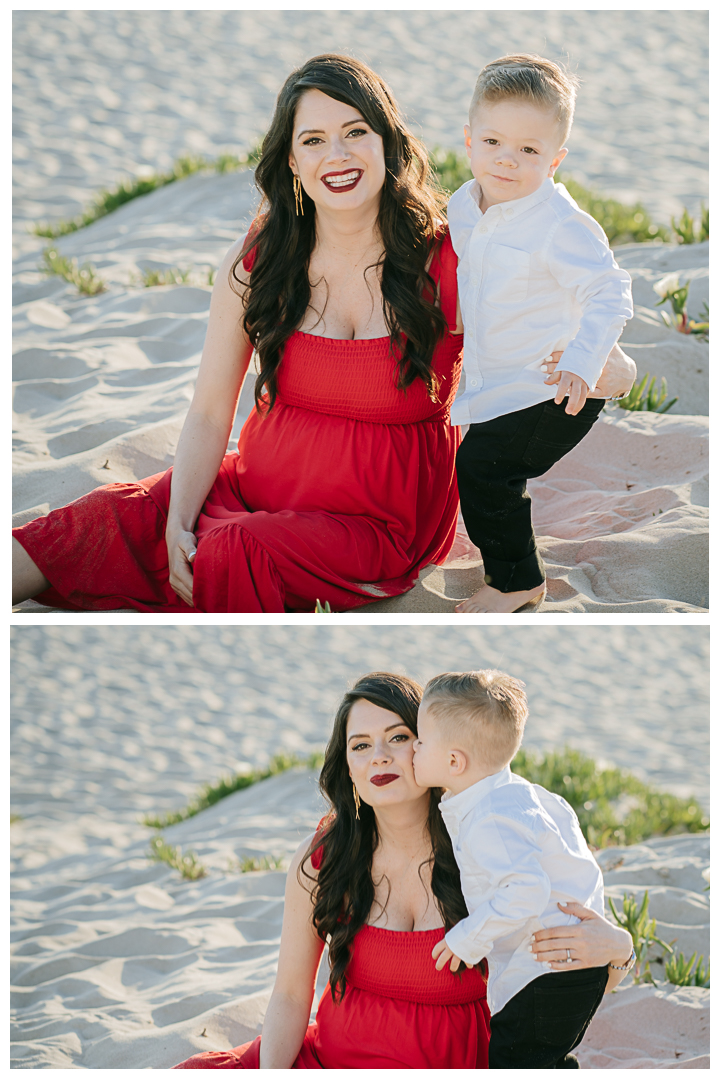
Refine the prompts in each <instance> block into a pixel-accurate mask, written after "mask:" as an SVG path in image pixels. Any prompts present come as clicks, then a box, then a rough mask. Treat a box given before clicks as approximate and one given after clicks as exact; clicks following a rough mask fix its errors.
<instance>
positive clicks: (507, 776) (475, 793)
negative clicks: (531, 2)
mask: <svg viewBox="0 0 720 1080" xmlns="http://www.w3.org/2000/svg"><path fill="white" fill-rule="evenodd" d="M529 197H530V196H528V198H529ZM511 782H512V773H511V772H510V766H509V765H506V766H505V768H504V769H501V770H500V772H496V773H493V774H492V775H491V776H486V777H485V778H484V779H483V780H478V782H477V783H476V784H472V785H471V786H470V787H469V788H465V790H464V791H461V792H459V793H458V794H457V795H450V794H448V792H447V791H446V792H445V794H444V795H443V796H442V798H441V799H440V810H441V811H442V813H443V814H445V813H447V812H448V811H449V812H451V813H452V814H454V816H455V817H457V818H458V820H461V819H462V818H464V817H466V816H467V814H469V813H470V811H471V810H473V809H474V808H475V807H476V806H477V804H478V803H479V802H482V800H483V799H484V798H485V797H486V796H487V795H489V794H490V792H491V791H494V790H495V788H499V787H503V785H504V784H509V783H511Z"/></svg>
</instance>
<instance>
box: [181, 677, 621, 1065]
mask: <svg viewBox="0 0 720 1080" xmlns="http://www.w3.org/2000/svg"><path fill="white" fill-rule="evenodd" d="M421 696H422V690H421V688H420V687H419V686H418V685H417V684H416V683H414V682H412V681H411V680H410V679H407V678H403V677H401V676H396V675H389V674H384V673H375V674H372V675H366V676H365V677H364V678H362V679H360V680H359V681H358V682H357V683H356V684H355V686H354V687H353V688H352V690H350V691H349V692H348V693H347V694H346V695H345V697H344V699H343V701H342V703H341V705H340V708H339V710H338V713H337V716H336V718H335V725H334V728H333V733H332V735H331V738H330V742H329V744H328V747H327V752H326V757H325V764H324V766H323V770H322V773H321V775H320V787H321V790H322V791H323V794H324V795H325V797H326V799H327V800H328V802H329V803H330V807H331V809H330V811H329V813H328V814H327V816H326V817H325V818H324V819H323V821H322V822H321V823H320V826H319V828H318V831H317V833H316V834H315V836H314V837H312V838H308V839H307V840H306V841H305V842H304V843H302V844H301V845H300V847H299V849H298V851H297V854H296V855H295V858H294V860H293V862H292V864H291V867H290V870H289V872H288V878H287V888H286V893H285V914H284V919H283V929H282V938H281V942H280V957H279V962H278V973H277V980H276V982H275V988H274V990H273V993H272V997H271V998H270V1002H269V1005H268V1010H267V1014H266V1017H265V1023H264V1026H263V1033H262V1036H260V1037H258V1038H257V1039H255V1041H254V1042H252V1043H248V1044H246V1045H245V1046H240V1047H238V1048H237V1049H235V1050H230V1051H210V1052H207V1053H203V1054H197V1055H195V1056H194V1057H191V1058H189V1059H188V1060H187V1061H184V1062H183V1063H182V1064H180V1065H177V1066H176V1068H178V1069H212V1068H218V1069H257V1068H262V1069H287V1068H296V1069H382V1068H387V1069H486V1068H487V1067H488V1042H489V1021H490V1016H489V1012H488V1008H487V1003H486V1000H485V979H484V971H483V970H481V969H480V968H466V969H461V970H459V971H458V972H456V973H452V972H451V971H450V969H449V967H445V968H444V969H443V970H442V971H439V972H438V971H436V970H435V961H434V960H433V959H432V950H433V948H434V946H435V945H436V944H437V943H438V942H439V941H441V940H442V938H443V937H444V935H445V932H446V931H447V930H448V929H450V927H451V926H453V925H454V924H455V923H456V922H458V921H459V920H460V919H462V918H464V917H465V916H466V915H467V908H466V907H465V901H464V900H463V896H462V892H461V889H460V873H459V870H458V868H457V865H456V863H455V860H454V858H453V853H452V846H451V843H450V838H449V836H448V834H447V832H446V830H445V826H444V824H443V821H442V817H441V815H440V811H439V809H438V802H439V799H440V795H441V792H440V791H439V790H437V789H430V790H428V789H427V788H422V787H418V785H417V784H416V783H415V777H414V773H413V765H412V760H413V741H414V739H415V737H416V735H417V711H418V706H419V704H420V698H421ZM567 910H568V911H569V913H570V914H573V915H577V916H578V917H579V918H580V920H581V921H580V922H579V923H578V924H576V925H573V926H566V927H555V928H553V929H551V930H542V931H539V933H538V935H537V940H536V944H535V946H534V949H535V952H536V953H537V955H538V957H539V958H542V959H543V960H547V961H548V962H549V963H551V964H552V967H553V968H554V969H555V970H557V971H561V970H563V968H564V966H565V963H566V957H567V955H568V952H567V950H568V949H572V952H573V956H574V957H577V960H576V961H575V962H574V964H573V966H574V967H579V968H583V967H597V966H600V965H604V964H608V963H611V962H612V963H614V964H616V965H621V964H624V963H625V961H626V960H627V958H628V956H630V953H631V949H632V942H631V939H630V935H629V934H628V933H627V931H625V930H622V929H620V928H619V927H613V926H611V925H610V924H609V923H608V922H607V921H606V920H605V919H603V918H601V917H600V916H599V915H596V914H595V913H594V912H592V911H590V910H589V909H587V908H584V907H582V906H581V905H576V904H570V905H568V906H567ZM326 940H327V941H328V942H329V963H330V980H329V983H328V986H327V987H326V989H325V991H324V993H323V995H322V998H321V1000H320V1005H319V1007H318V1011H317V1018H316V1020H315V1021H314V1022H313V1023H312V1024H310V1025H308V1020H309V1017H310V1010H311V1007H312V1001H313V994H314V989H315V980H316V976H317V971H318V966H319V963H320V957H321V955H322V951H323V947H324V944H325V941H326ZM483 968H484V964H483ZM609 973H610V974H609V980H608V986H607V990H606V992H607V991H609V990H611V989H613V988H614V987H615V986H617V984H618V982H619V981H620V980H621V979H622V977H623V974H624V972H620V971H616V970H615V969H613V968H610V969H609ZM574 1065H575V1067H577V1064H576V1063H574ZM569 1067H572V1066H569Z"/></svg>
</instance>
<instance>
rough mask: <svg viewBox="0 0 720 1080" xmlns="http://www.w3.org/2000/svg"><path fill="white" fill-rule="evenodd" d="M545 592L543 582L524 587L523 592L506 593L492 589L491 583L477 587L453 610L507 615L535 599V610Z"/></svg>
mask: <svg viewBox="0 0 720 1080" xmlns="http://www.w3.org/2000/svg"><path fill="white" fill-rule="evenodd" d="M545 592H546V588H545V584H544V583H543V584H542V585H538V586H537V587H536V588H534V589H526V590H525V591H524V592H507V593H503V592H498V590H497V589H493V587H492V585H483V587H482V588H481V589H478V591H477V592H476V593H473V594H472V596H469V597H468V599H467V600H463V602H462V603H461V604H458V605H457V607H456V608H455V610H456V611H458V612H460V613H461V614H462V613H463V612H467V611H472V612H476V611H478V612H488V613H491V614H494V615H507V614H509V613H510V612H512V611H518V610H519V609H520V608H522V607H524V605H525V604H529V603H530V602H531V601H536V602H537V607H535V610H536V611H537V609H538V608H539V607H540V604H541V603H542V599H543V598H544V596H545ZM533 606H535V605H533Z"/></svg>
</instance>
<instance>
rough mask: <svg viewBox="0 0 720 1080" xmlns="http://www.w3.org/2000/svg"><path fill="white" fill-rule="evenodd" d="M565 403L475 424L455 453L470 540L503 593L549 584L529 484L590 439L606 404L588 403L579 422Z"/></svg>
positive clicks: (542, 404) (547, 404)
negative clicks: (566, 408)
mask: <svg viewBox="0 0 720 1080" xmlns="http://www.w3.org/2000/svg"><path fill="white" fill-rule="evenodd" d="M566 404H567V402H566V401H564V402H563V403H562V404H561V405H556V404H555V402H554V401H542V402H540V404H539V405H531V406H530V408H529V409H520V410H518V412H514V413H507V414H506V415H505V416H498V417H496V418H495V419H494V420H488V421H486V422H485V423H484V424H471V425H470V430H469V431H468V433H467V435H466V436H465V438H464V439H463V441H462V442H461V443H460V448H459V450H458V452H457V459H456V465H457V478H458V488H459V490H460V506H461V507H462V515H463V520H464V522H465V528H466V529H467V531H468V536H469V537H470V539H471V540H472V542H473V544H475V546H476V547H478V548H480V552H481V554H482V557H483V564H484V567H485V581H486V582H487V584H488V585H492V586H493V588H494V589H498V590H499V591H500V592H520V591H521V590H523V589H534V588H535V586H536V585H541V584H542V583H543V581H544V580H545V567H544V566H543V561H542V559H541V558H540V555H539V553H538V550H537V548H536V546H535V535H534V533H533V527H532V520H531V517H530V496H529V495H528V493H527V481H528V480H529V479H530V477H533V476H542V474H543V473H546V472H547V471H548V469H549V468H551V466H553V465H554V464H555V462H556V461H559V460H560V458H562V457H565V455H566V454H567V453H569V452H570V450H572V448H573V447H574V446H577V444H578V443H579V442H580V440H581V439H583V438H584V437H585V435H587V433H588V432H589V430H590V428H591V427H592V426H593V424H594V423H595V421H596V420H597V418H598V416H599V415H600V413H601V412H602V408H603V406H604V404H605V401H604V399H602V398H592V399H590V400H588V401H586V402H585V405H584V406H583V407H582V409H581V410H580V412H579V413H578V414H577V416H570V415H569V414H568V413H566V412H565V405H566Z"/></svg>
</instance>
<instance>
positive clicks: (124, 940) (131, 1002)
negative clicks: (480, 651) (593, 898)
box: [13, 770, 709, 1069]
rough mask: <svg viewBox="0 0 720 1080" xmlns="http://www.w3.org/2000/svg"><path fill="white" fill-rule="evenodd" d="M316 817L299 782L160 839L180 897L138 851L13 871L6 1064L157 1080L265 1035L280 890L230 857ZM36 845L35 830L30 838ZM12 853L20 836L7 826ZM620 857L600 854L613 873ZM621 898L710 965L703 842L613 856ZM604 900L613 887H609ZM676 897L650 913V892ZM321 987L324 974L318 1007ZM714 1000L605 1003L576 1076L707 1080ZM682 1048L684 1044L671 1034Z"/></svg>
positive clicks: (627, 993) (664, 996)
mask: <svg viewBox="0 0 720 1080" xmlns="http://www.w3.org/2000/svg"><path fill="white" fill-rule="evenodd" d="M321 813H322V808H321V804H320V803H319V799H318V796H317V795H316V793H315V790H314V785H313V777H312V775H311V774H310V773H309V772H307V771H306V770H296V771H294V772H292V773H291V774H286V775H283V776H280V777H276V778H273V779H271V780H267V781H264V782H263V783H261V784H260V785H258V786H256V787H253V788H250V789H248V790H246V791H240V792H236V793H235V794H234V795H231V796H229V797H228V798H227V799H225V800H223V801H222V802H221V803H219V804H217V805H216V806H215V807H211V808H210V809H209V810H206V811H203V812H202V813H201V814H200V815H198V816H197V817H195V818H192V819H190V820H189V821H187V822H183V823H181V824H179V825H175V826H173V827H172V828H170V829H167V830H166V831H165V836H166V839H167V840H168V842H170V843H173V844H180V845H182V847H183V850H184V851H185V850H187V849H188V848H191V849H192V850H194V851H195V852H197V855H198V857H199V858H200V860H201V861H202V862H203V864H204V865H206V867H207V869H208V875H207V877H205V878H204V879H201V880H200V881H197V882H193V883H191V882H185V881H183V880H182V879H181V878H180V876H179V874H177V873H176V872H175V871H172V870H170V869H168V868H167V867H166V866H163V865H158V864H152V863H149V862H148V861H147V859H146V850H147V838H146V839H145V840H135V841H134V842H132V843H130V844H128V845H127V846H125V847H123V845H122V842H121V840H120V838H118V839H119V840H120V842H119V843H118V844H117V847H118V848H120V849H121V850H118V851H116V852H113V854H112V855H111V854H109V853H108V854H105V855H103V854H101V853H100V852H98V851H96V850H93V851H92V852H85V853H75V854H72V855H66V856H64V857H63V856H61V857H59V858H58V857H56V858H54V859H51V860H49V861H47V862H45V863H44V864H43V865H42V867H39V868H34V867H33V866H32V864H31V860H30V865H26V866H24V867H23V866H22V862H23V860H22V856H20V858H19V865H18V869H17V875H16V880H15V900H14V907H15V922H14V928H13V940H14V942H15V946H14V958H13V1002H14V1007H15V1008H16V1009H17V1014H16V1015H17V1017H18V1019H17V1021H16V1024H15V1026H14V1031H13V1038H14V1039H15V1040H17V1042H16V1044H15V1047H14V1058H13V1064H14V1065H15V1067H19V1068H72V1067H75V1068H148V1067H150V1068H156V1069H157V1068H167V1067H169V1066H171V1065H173V1064H175V1063H177V1062H178V1061H180V1060H182V1059H183V1058H185V1057H188V1056H189V1055H190V1054H192V1053H196V1052H198V1051H200V1050H210V1049H225V1048H229V1047H232V1046H237V1045H239V1044H240V1043H241V1042H245V1041H247V1040H249V1039H251V1038H254V1036H255V1035H256V1034H257V1033H258V1032H259V1031H260V1029H261V1026H262V1018H263V1015H264V1011H265V1008H266V1006H267V1001H268V997H269V992H270V990H271V988H272V984H273V978H274V971H275V965H276V962H277V953H278V940H279V933H280V926H281V922H282V907H283V903H282V897H283V889H284V879H285V875H284V873H282V872H281V871H276V872H272V871H271V872H259V873H257V872H256V873H246V874H238V873H237V870H235V871H233V870H232V869H230V868H229V867H230V866H232V865H233V864H235V863H236V861H237V859H238V858H239V857H243V856H248V855H249V856H252V855H256V856H262V855H274V856H276V857H278V856H279V857H282V856H284V857H287V856H288V855H289V854H290V853H291V852H292V851H293V850H294V848H295V847H296V846H297V844H298V842H299V841H300V839H301V838H302V837H303V836H304V835H309V834H310V833H312V831H313V829H314V826H315V824H316V822H317V821H318V819H319V817H320V816H321ZM28 829H29V830H32V825H28ZM13 831H14V834H15V836H14V840H15V842H16V845H17V849H18V850H21V849H22V847H23V844H24V840H25V836H24V832H25V825H24V823H19V824H17V825H14V826H13ZM620 850H621V849H614V850H613V851H610V852H606V853H604V855H605V856H609V858H604V859H603V860H602V861H603V862H605V863H608V862H609V863H610V865H612V860H613V859H617V852H619V851H620ZM622 854H623V857H624V859H625V863H626V865H628V868H629V871H628V876H629V880H628V883H627V889H628V891H637V890H641V889H644V888H645V887H646V886H647V885H650V886H651V894H652V902H653V910H656V909H661V912H662V915H663V916H664V917H665V919H667V918H670V917H671V918H672V925H671V926H670V925H668V924H667V923H666V922H663V923H661V929H662V930H663V931H665V930H666V929H667V930H672V932H673V937H675V938H676V939H677V943H678V947H680V948H683V949H684V950H685V953H686V955H688V951H690V952H691V951H693V949H695V948H697V947H698V946H699V947H700V948H701V950H702V951H703V952H704V953H705V956H707V955H708V952H709V925H708V918H709V909H708V901H707V894H703V893H702V892H699V891H695V890H696V889H700V888H701V887H702V886H701V885H699V884H698V882H702V878H701V877H700V873H699V871H700V870H701V869H703V868H704V867H705V866H707V864H708V861H709V838H708V837H706V836H704V837H681V838H677V839H670V840H662V841H649V842H647V843H646V844H644V845H642V846H639V847H637V848H628V849H623V851H622ZM607 877H608V878H610V879H612V880H613V882H616V881H617V884H613V888H612V892H613V894H614V895H618V894H621V893H622V891H623V885H624V884H625V882H624V881H623V874H622V872H620V871H617V870H615V871H612V872H610V873H609V874H608V875H607ZM658 877H660V878H661V879H664V878H668V879H669V880H672V881H673V882H674V883H676V884H674V885H673V887H672V893H673V899H672V903H670V904H668V903H667V901H666V903H665V905H663V904H662V903H661V901H662V900H663V899H664V897H663V894H662V892H661V890H662V888H663V887H660V890H658V887H657V886H656V885H655V881H656V880H657V878H658ZM325 978H326V976H325V975H324V972H323V971H322V970H321V977H320V979H319V980H318V993H320V992H321V991H322V986H323V985H324V981H325ZM708 998H709V991H707V990H701V989H697V988H693V989H679V988H677V987H670V986H667V985H666V986H663V987H661V988H660V989H658V990H655V989H654V988H653V987H651V986H642V987H637V988H632V987H631V988H630V989H628V990H622V991H620V992H618V993H617V994H614V995H613V996H612V997H611V998H610V999H609V1000H608V1001H607V1002H606V1004H605V1005H604V1006H603V1008H602V1009H601V1011H600V1013H599V1014H598V1017H597V1019H596V1020H595V1021H593V1024H592V1025H591V1028H590V1031H589V1033H588V1036H587V1039H586V1041H585V1045H584V1047H583V1052H582V1055H581V1056H582V1062H583V1065H584V1067H586V1068H588V1067H589V1068H667V1067H681V1068H682V1067H685V1068H707V1067H709V1060H708V1058H707V1053H708V1022H709V1005H708ZM680 1032H682V1035H681V1034H680Z"/></svg>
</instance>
